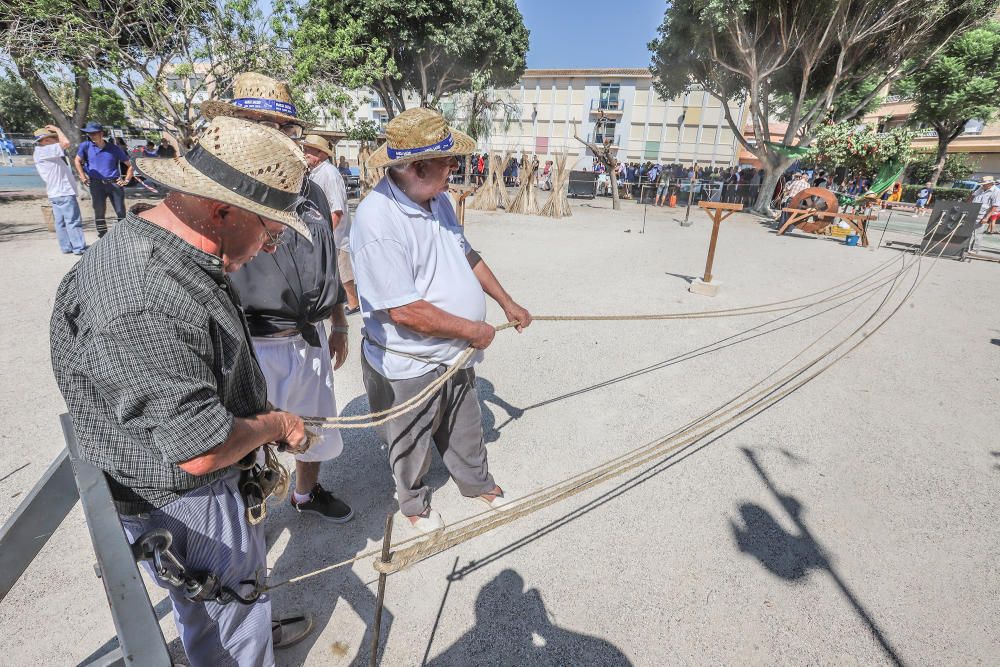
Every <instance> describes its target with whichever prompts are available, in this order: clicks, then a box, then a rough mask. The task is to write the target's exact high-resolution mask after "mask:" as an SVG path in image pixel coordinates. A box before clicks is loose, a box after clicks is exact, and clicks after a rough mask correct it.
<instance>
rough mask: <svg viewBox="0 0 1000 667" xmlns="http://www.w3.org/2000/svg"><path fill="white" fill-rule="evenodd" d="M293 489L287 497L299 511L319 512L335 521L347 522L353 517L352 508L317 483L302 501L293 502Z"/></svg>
mask: <svg viewBox="0 0 1000 667" xmlns="http://www.w3.org/2000/svg"><path fill="white" fill-rule="evenodd" d="M294 493H295V492H294V491H292V495H290V496H289V497H288V499H289V501H291V503H292V507H294V508H295V509H297V510H298V511H299V512H311V513H313V514H319V515H320V516H321V517H323V518H324V519H329V520H330V521H333V522H335V523H347V522H348V521H350V520H351V519H353V518H354V510H352V509H351V506H350V505H348V504H347V503H345V502H344V501H343V500H338V499H337V498H334V497H333V494H332V493H330V492H329V491H327V490H326V489H324V488H323V487H322V486H320V485H319V484H317V485H316V486H314V487H313V488H312V491H310V492H309V500H307V501H305V502H303V503H297V502H295V495H294Z"/></svg>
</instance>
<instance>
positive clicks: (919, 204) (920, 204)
mask: <svg viewBox="0 0 1000 667" xmlns="http://www.w3.org/2000/svg"><path fill="white" fill-rule="evenodd" d="M925 206H927V198H924V199H918V200H917V208H923V207H925Z"/></svg>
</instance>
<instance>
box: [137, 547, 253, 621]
mask: <svg viewBox="0 0 1000 667" xmlns="http://www.w3.org/2000/svg"><path fill="white" fill-rule="evenodd" d="M173 541H174V536H173V534H172V533H171V532H170V531H169V530H167V529H166V528H155V529H153V530H149V531H146V532H145V533H143V534H142V535H140V536H139V538H138V539H137V540H136V541H135V542H134V543H133V544H132V556H133V557H134V558H135V560H136V562H142V561H149V562H150V563H151V564H152V566H153V570H154V571H155V572H156V576H157V577H158V578H159V579H162V580H163V581H165V582H167V583H168V584H170V585H171V586H173V587H175V588H178V589H180V590H181V591H182V592H183V594H184V597H185V598H187V599H188V600H190V601H192V602H209V601H213V602H217V603H219V604H227V603H229V602H232V601H234V600H235V601H236V602H239V603H241V604H253V603H255V602H256V601H257V599H258V598H259V597H260V596H261V593H262V588H263V587H262V585H261V582H260V581H259V580H258V579H244V580H243V581H241V582H240V584H244V585H253V587H254V589H253V591H252V592H251V593H250V595H249V596H246V597H244V596H242V595H240V594H239V593H237V592H236V591H234V590H233V589H232V588H230V587H229V586H225V585H223V584H222V582H221V581H220V579H219V576H218V575H217V574H215V573H214V572H204V571H197V572H191V571H189V570H188V569H187V568H186V567H184V564H183V563H181V561H180V559H178V558H177V556H176V554H174V552H173V551H171V549H170V545H171V544H173Z"/></svg>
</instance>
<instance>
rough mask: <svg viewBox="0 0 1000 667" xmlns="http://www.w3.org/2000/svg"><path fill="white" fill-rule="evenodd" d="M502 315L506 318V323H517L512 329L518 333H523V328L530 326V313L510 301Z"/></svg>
mask: <svg viewBox="0 0 1000 667" xmlns="http://www.w3.org/2000/svg"><path fill="white" fill-rule="evenodd" d="M503 314H504V315H505V316H506V317H507V321H508V322H517V323H518V325H517V326H516V327H514V328H515V329H517V332H518V333H521V332H522V331H524V328H525V327H527V326H529V325H530V324H531V313H529V312H528V311H527V309H525V308H522V307H521V306H519V305H518V304H516V303H514V302H513V301H511V303H510V305H509V306H507V307H506V308H504V309H503Z"/></svg>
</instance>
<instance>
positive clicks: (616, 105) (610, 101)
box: [600, 83, 621, 111]
mask: <svg viewBox="0 0 1000 667" xmlns="http://www.w3.org/2000/svg"><path fill="white" fill-rule="evenodd" d="M620 89H621V86H620V85H619V84H617V83H602V84H601V101H600V105H601V108H602V109H609V110H611V111H617V110H619V109H620V108H621V106H620V105H621V100H619V99H618V93H619V91H620Z"/></svg>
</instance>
